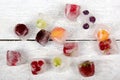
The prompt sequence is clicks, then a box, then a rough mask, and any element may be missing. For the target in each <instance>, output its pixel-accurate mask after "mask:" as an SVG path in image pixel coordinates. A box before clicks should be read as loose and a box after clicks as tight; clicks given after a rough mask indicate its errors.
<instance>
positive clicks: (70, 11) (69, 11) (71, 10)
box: [65, 4, 80, 21]
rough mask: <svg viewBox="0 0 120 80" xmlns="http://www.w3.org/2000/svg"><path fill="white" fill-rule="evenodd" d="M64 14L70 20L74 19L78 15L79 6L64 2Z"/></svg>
mask: <svg viewBox="0 0 120 80" xmlns="http://www.w3.org/2000/svg"><path fill="white" fill-rule="evenodd" d="M65 15H66V17H67V18H68V19H69V20H71V21H74V20H76V19H77V17H78V16H79V15H80V6H79V5H76V4H66V7H65Z"/></svg>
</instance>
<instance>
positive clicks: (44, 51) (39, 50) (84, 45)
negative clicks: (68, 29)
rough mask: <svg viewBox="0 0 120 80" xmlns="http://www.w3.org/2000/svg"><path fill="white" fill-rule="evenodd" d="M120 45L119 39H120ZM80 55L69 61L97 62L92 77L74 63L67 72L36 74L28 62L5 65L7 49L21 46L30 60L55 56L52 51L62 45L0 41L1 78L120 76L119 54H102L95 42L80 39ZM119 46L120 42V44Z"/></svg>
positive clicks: (91, 79)
mask: <svg viewBox="0 0 120 80" xmlns="http://www.w3.org/2000/svg"><path fill="white" fill-rule="evenodd" d="M117 43H118V45H120V42H117ZM79 46H80V48H79V49H80V52H79V57H74V58H70V62H74V64H77V63H79V62H81V61H85V60H91V61H94V62H95V65H96V67H95V68H96V72H95V75H94V76H93V77H89V78H84V77H82V76H81V75H79V74H78V73H77V72H76V70H77V69H76V68H75V66H73V63H72V66H70V67H69V68H68V70H66V71H64V72H56V71H54V69H49V70H48V71H46V72H45V73H43V74H39V75H38V76H33V75H32V74H31V73H30V68H29V63H28V62H27V63H26V64H22V65H19V66H16V67H9V66H7V65H6V51H7V50H20V51H23V52H24V54H25V55H28V57H27V58H26V59H28V61H29V60H30V59H32V58H41V57H47V56H48V57H52V55H59V54H62V50H61V49H62V45H59V44H56V43H54V42H49V43H48V44H47V45H46V46H45V47H42V46H40V45H39V44H38V43H36V42H34V41H23V42H21V41H15V42H14V41H13V42H8V41H1V42H0V49H1V50H0V80H8V79H10V80H11V79H12V80H16V79H17V80H40V79H49V80H53V79H54V80H56V79H58V80H68V79H69V80H83V79H85V80H98V79H100V80H104V79H106V80H113V79H116V80H119V79H120V77H119V72H120V69H119V67H120V64H119V62H120V59H119V57H120V54H119V53H118V54H114V55H100V52H99V51H98V50H96V49H95V46H96V42H95V41H91V42H87V41H80V42H79ZM119 47H120V46H119Z"/></svg>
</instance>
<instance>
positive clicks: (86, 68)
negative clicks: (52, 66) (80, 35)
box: [78, 61, 95, 77]
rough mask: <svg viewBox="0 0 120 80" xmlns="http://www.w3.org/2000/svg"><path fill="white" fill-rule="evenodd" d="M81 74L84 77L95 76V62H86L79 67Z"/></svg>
mask: <svg viewBox="0 0 120 80" xmlns="http://www.w3.org/2000/svg"><path fill="white" fill-rule="evenodd" d="M78 69H79V72H80V74H81V75H82V76H84V77H90V76H93V75H94V74H95V65H94V62H91V61H84V62H83V63H81V64H79V65H78Z"/></svg>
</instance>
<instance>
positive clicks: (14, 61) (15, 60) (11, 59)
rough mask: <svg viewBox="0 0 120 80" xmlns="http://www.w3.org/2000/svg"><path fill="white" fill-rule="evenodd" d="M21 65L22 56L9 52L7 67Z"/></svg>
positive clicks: (15, 52)
mask: <svg viewBox="0 0 120 80" xmlns="http://www.w3.org/2000/svg"><path fill="white" fill-rule="evenodd" d="M20 63H21V54H20V53H19V52H17V51H10V50H8V51H7V65H9V66H17V65H18V64H20Z"/></svg>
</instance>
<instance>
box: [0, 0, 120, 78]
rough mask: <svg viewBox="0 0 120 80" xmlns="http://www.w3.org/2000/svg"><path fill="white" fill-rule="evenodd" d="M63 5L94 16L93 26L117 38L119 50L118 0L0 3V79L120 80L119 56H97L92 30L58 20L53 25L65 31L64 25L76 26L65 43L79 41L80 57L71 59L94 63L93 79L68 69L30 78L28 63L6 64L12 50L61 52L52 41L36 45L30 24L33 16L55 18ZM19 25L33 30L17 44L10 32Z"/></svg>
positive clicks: (15, 0) (5, 0)
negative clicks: (103, 26) (100, 26)
mask: <svg viewBox="0 0 120 80" xmlns="http://www.w3.org/2000/svg"><path fill="white" fill-rule="evenodd" d="M66 3H77V4H79V5H81V6H82V7H84V8H85V9H88V10H90V11H91V12H92V13H93V14H94V15H95V16H96V18H97V22H96V23H100V24H101V23H102V24H106V25H108V26H110V27H111V28H112V36H113V37H114V38H116V41H117V44H118V47H120V33H119V32H120V16H119V15H120V0H0V80H120V74H119V73H120V63H119V62H120V59H119V57H120V54H119V53H118V54H115V55H110V56H103V55H99V54H100V52H99V51H97V49H96V46H97V45H96V41H95V38H94V37H93V34H92V33H93V30H92V29H88V30H84V29H82V27H81V25H79V24H69V23H68V22H64V18H62V20H61V19H58V20H57V21H56V23H55V25H60V26H64V27H65V28H66V25H68V26H69V25H71V26H74V25H75V26H76V27H77V30H76V29H75V32H74V34H73V35H72V36H71V37H69V38H68V39H67V40H76V41H78V42H79V45H80V54H81V56H79V57H77V58H71V60H74V61H75V62H78V61H83V60H92V61H95V64H96V73H95V75H94V76H93V77H90V78H84V77H82V76H79V75H77V74H76V73H74V72H73V70H72V69H71V68H68V70H67V71H65V72H62V73H59V72H55V71H53V70H49V71H46V72H45V73H43V74H40V75H38V76H33V75H31V73H30V70H29V64H28V63H26V64H23V65H20V66H16V67H9V66H7V65H6V51H7V50H11V49H13V50H14V49H15V50H16V49H20V50H23V51H25V52H26V54H28V55H29V56H30V57H31V56H38V55H39V56H41V55H43V54H46V55H48V54H61V53H62V51H61V45H58V44H55V43H54V42H52V41H51V42H49V44H48V45H46V47H42V46H41V45H39V44H38V43H37V42H35V41H34V38H35V35H36V33H37V32H38V29H37V28H36V27H35V26H34V24H33V23H30V22H31V21H34V17H35V16H36V15H38V14H39V13H40V12H42V13H48V14H50V15H55V16H57V15H58V14H59V12H60V10H61V9H62V8H63V6H64V5H65V4H66ZM61 7H62V8H61ZM20 22H21V23H28V24H29V25H31V26H32V27H35V29H34V31H33V32H32V35H31V36H30V37H29V38H28V40H27V41H20V39H19V38H18V37H17V36H16V35H15V34H14V32H13V29H14V26H15V25H16V24H17V23H20ZM23 46H24V47H23ZM36 50H40V53H39V54H35V53H36ZM39 56H38V57H39Z"/></svg>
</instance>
